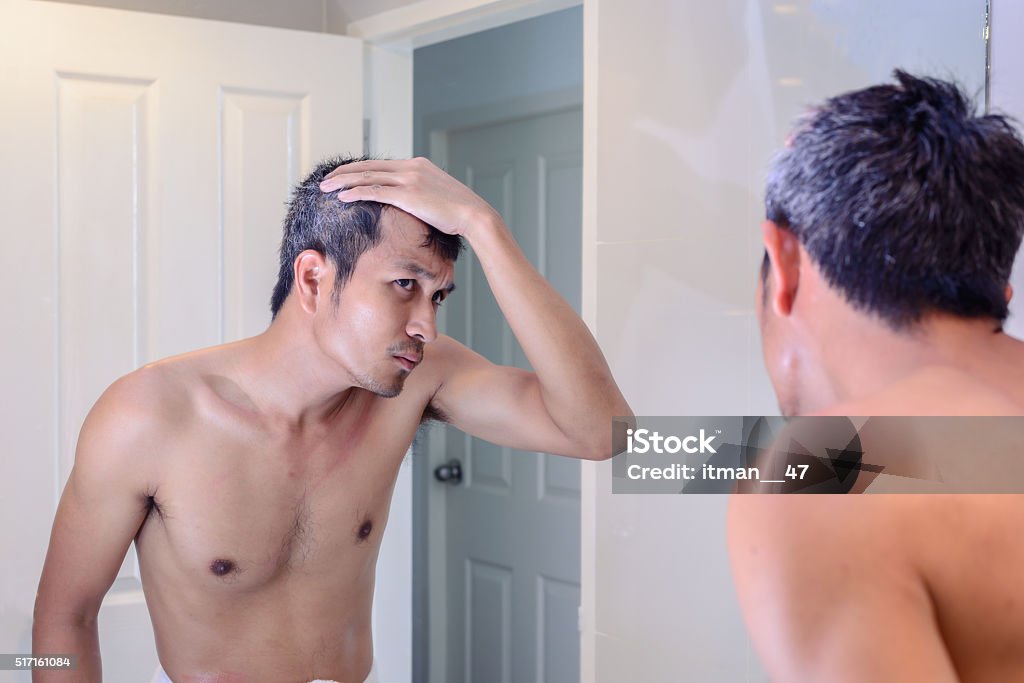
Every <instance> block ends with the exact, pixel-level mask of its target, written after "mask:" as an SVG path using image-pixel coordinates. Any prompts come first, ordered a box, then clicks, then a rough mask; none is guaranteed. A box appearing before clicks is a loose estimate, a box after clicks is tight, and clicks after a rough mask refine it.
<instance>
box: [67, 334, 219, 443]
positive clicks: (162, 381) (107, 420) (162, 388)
mask: <svg viewBox="0 0 1024 683" xmlns="http://www.w3.org/2000/svg"><path fill="white" fill-rule="evenodd" d="M202 367H203V363H202V361H201V360H199V358H198V357H197V356H196V354H192V353H190V354H183V355H180V356H173V357H169V358H165V359H162V360H159V361H155V362H153V363H148V364H146V365H143V366H142V367H140V368H138V369H137V370H134V371H132V372H129V373H128V374H126V375H123V376H121V377H119V378H118V379H117V380H115V381H114V382H113V383H112V384H111V385H110V386H109V387H107V389H106V391H104V392H103V394H102V395H101V396H100V397H99V399H98V400H97V401H96V403H95V405H94V406H93V408H92V410H91V411H90V412H89V415H88V417H87V418H86V423H85V425H84V426H83V428H82V433H83V436H89V435H90V433H95V432H98V435H99V436H106V437H111V438H113V437H116V438H117V439H118V440H121V441H124V440H133V439H139V438H147V437H154V436H157V435H158V434H160V433H161V432H163V431H166V430H168V429H172V428H173V427H174V425H175V424H178V425H180V422H181V420H182V418H183V417H184V415H185V413H187V411H188V410H189V405H190V404H191V403H192V402H193V397H194V395H195V394H196V391H197V390H198V388H199V387H200V386H201V385H202V383H203V382H204V381H205V380H204V373H203V371H202Z"/></svg>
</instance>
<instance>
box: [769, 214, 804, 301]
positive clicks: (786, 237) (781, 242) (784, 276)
mask: <svg viewBox="0 0 1024 683" xmlns="http://www.w3.org/2000/svg"><path fill="white" fill-rule="evenodd" d="M761 236H762V240H763V241H764V248H765V250H766V251H767V252H768V264H769V265H768V282H769V286H768V287H766V288H765V293H764V295H765V296H766V297H768V299H767V301H766V302H765V303H767V304H769V305H771V307H772V309H773V310H774V311H775V313H776V315H781V316H787V315H789V314H790V312H791V311H792V310H793V301H795V300H796V292H797V289H798V288H799V286H800V265H801V255H800V242H799V241H797V239H796V236H795V235H793V233H792V232H790V231H789V230H787V229H786V228H783V227H782V226H780V225H779V224H778V223H776V222H774V221H765V222H764V223H762V224H761Z"/></svg>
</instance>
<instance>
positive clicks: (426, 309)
mask: <svg viewBox="0 0 1024 683" xmlns="http://www.w3.org/2000/svg"><path fill="white" fill-rule="evenodd" d="M405 332H406V334H408V335H409V336H410V337H413V338H414V339H419V340H420V341H421V342H423V343H424V344H426V343H428V342H432V341H434V340H435V339H437V311H436V310H435V309H434V304H433V303H432V302H430V301H429V300H428V301H426V302H425V305H424V304H422V303H421V304H418V305H417V306H416V307H415V308H414V309H413V312H412V316H411V317H410V318H409V322H408V324H407V325H406V326H405Z"/></svg>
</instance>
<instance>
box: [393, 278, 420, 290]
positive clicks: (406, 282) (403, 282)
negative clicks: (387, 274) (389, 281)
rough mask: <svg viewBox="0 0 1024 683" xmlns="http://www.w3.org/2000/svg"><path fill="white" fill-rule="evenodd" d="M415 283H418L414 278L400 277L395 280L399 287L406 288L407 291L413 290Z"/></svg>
mask: <svg viewBox="0 0 1024 683" xmlns="http://www.w3.org/2000/svg"><path fill="white" fill-rule="evenodd" d="M415 283H416V281H415V280H412V279H410V278H399V279H397V280H395V284H396V285H398V286H399V287H401V288H402V289H404V290H405V291H407V292H411V291H412V287H413V285H414V284H415Z"/></svg>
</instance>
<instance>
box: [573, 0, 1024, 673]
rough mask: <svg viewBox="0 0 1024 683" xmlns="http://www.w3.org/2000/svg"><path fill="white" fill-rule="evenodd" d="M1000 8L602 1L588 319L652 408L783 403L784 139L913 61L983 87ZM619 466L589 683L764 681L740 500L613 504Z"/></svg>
mask: <svg viewBox="0 0 1024 683" xmlns="http://www.w3.org/2000/svg"><path fill="white" fill-rule="evenodd" d="M1004 1H1007V2H1008V1H1009V0H1004ZM984 4H985V3H984V1H983V0H971V1H969V2H968V1H964V0H942V1H941V2H939V1H937V0H913V1H911V0H906V1H903V2H900V3H890V2H885V1H883V0H870V1H865V0H829V1H828V2H825V1H824V0H819V1H812V0H804V1H798V2H787V3H781V2H767V1H763V0H718V1H717V2H666V1H664V0H634V2H630V3H623V2H621V1H619V0H587V2H586V3H585V6H584V9H585V29H584V41H585V44H586V53H585V63H584V68H585V79H584V88H585V92H586V99H585V105H584V116H585V120H586V123H585V131H584V136H585V141H584V144H585V158H586V162H585V163H586V165H587V166H588V168H589V171H588V172H587V175H585V178H584V183H585V189H584V192H585V198H584V201H585V209H584V211H585V213H584V250H585V253H584V291H585V292H588V294H585V299H584V314H585V317H586V318H587V319H588V322H589V323H590V324H591V325H592V326H594V329H596V332H597V337H598V341H599V342H600V343H601V346H602V348H603V349H604V350H605V353H606V354H607V356H608V359H609V361H610V363H611V365H612V369H613V371H614V373H615V376H616V378H617V379H618V381H619V384H620V386H621V387H622V388H623V390H624V392H625V394H626V396H627V398H628V399H629V401H630V403H631V404H632V406H633V408H634V409H635V410H636V412H637V413H638V414H640V415H719V414H726V415H728V414H745V413H746V414H764V413H772V412H774V411H775V409H776V403H775V400H774V397H773V395H772V392H771V390H770V386H769V384H768V381H767V379H766V376H765V373H764V371H763V369H762V362H761V356H760V350H759V342H758V332H757V329H756V322H755V319H754V313H753V298H754V287H755V278H756V273H757V266H758V262H759V259H760V255H761V248H760V244H759V235H760V231H759V229H758V226H759V224H760V221H761V220H762V217H763V215H764V211H763V207H762V190H763V176H764V172H765V169H766V165H767V162H768V159H769V157H770V154H771V152H772V150H773V148H775V147H777V146H779V145H780V144H781V142H782V140H783V139H784V135H785V132H786V130H787V129H788V127H789V123H790V121H791V120H792V119H793V118H794V117H795V116H796V115H797V114H798V113H799V112H800V110H801V109H802V107H803V106H804V105H806V104H810V103H813V102H815V101H816V100H819V99H821V98H823V97H825V96H827V95H831V94H835V93H838V92H841V91H844V90H847V89H850V88H855V87H861V86H865V85H868V84H870V83H872V82H877V81H882V80H886V79H887V78H888V75H889V72H891V70H892V68H893V67H896V66H904V67H907V68H909V69H911V70H914V71H925V72H930V73H932V74H936V75H940V76H948V75H953V76H956V77H958V78H959V79H961V80H962V81H964V82H965V83H966V84H967V87H968V89H969V90H971V91H974V92H979V93H980V92H981V90H982V86H983V83H984V64H985V62H984V60H985V52H984V42H983V39H982V27H983V21H984ZM1016 63H1018V64H1020V63H1022V62H1021V60H1020V59H1019V58H1018V60H1017V62H1016ZM605 465H607V463H603V464H602V465H601V466H600V467H599V468H598V469H597V471H596V472H594V471H590V472H589V474H588V475H585V481H584V486H585V492H584V498H583V502H584V510H583V520H584V566H585V569H584V572H585V573H584V577H583V578H584V581H585V582H586V583H587V584H588V585H589V588H588V587H587V586H585V588H584V605H583V610H584V611H583V619H584V621H583V625H584V640H583V648H584V661H583V670H584V679H583V680H584V681H585V682H587V683H590V682H591V681H600V682H602V683H604V682H608V683H612V682H618V681H623V680H630V681H644V682H645V683H658V682H660V681H673V682H674V681H681V680H684V681H716V682H729V681H748V680H749V681H761V680H765V676H764V674H763V673H762V672H761V669H760V666H759V665H758V663H757V662H756V661H755V659H754V657H753V655H752V650H751V648H750V645H749V642H748V639H747V636H746V634H745V630H744V628H743V625H742V622H741V617H740V613H739V609H738V606H737V602H736V599H735V596H734V591H733V587H732V581H731V577H730V570H729V564H728V559H727V556H726V545H725V525H724V511H725V505H726V498H725V496H720V497H714V496H701V497H698V496H688V497H680V496H653V495H651V496H623V495H614V496H613V495H611V493H610V489H611V482H610V476H609V474H610V468H609V467H605ZM587 567H589V569H588V568H587ZM588 573H589V576H588Z"/></svg>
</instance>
